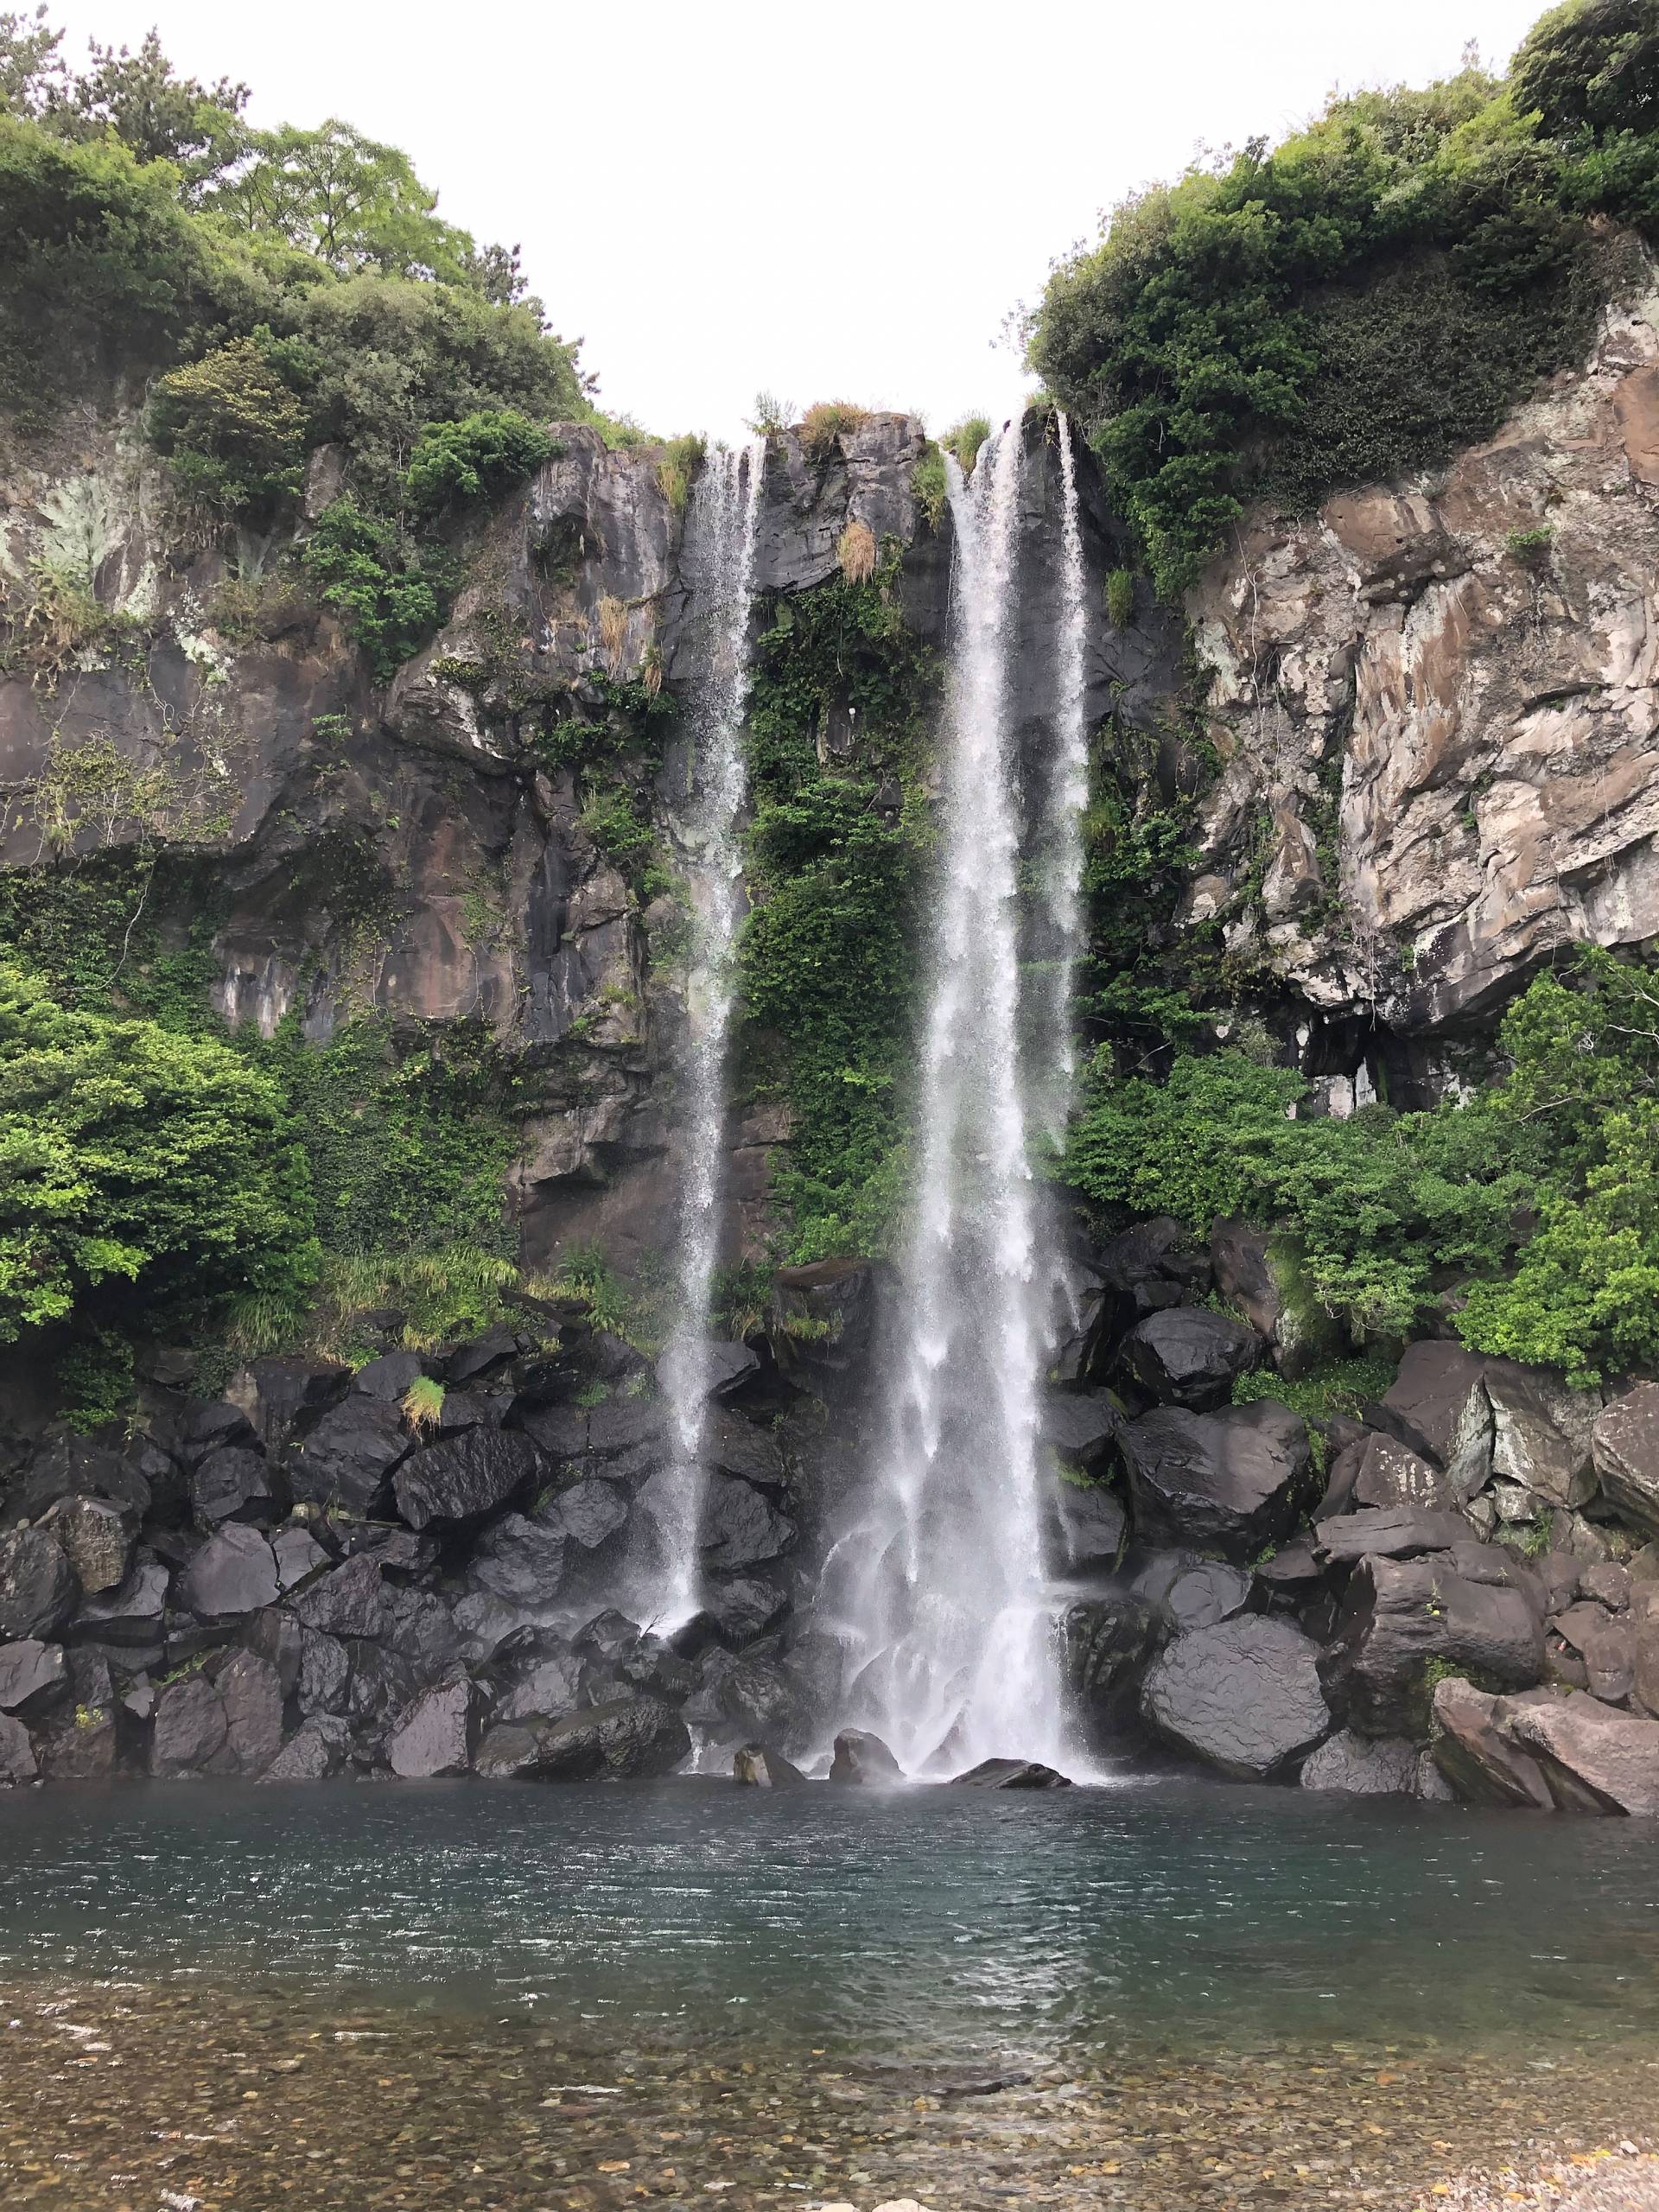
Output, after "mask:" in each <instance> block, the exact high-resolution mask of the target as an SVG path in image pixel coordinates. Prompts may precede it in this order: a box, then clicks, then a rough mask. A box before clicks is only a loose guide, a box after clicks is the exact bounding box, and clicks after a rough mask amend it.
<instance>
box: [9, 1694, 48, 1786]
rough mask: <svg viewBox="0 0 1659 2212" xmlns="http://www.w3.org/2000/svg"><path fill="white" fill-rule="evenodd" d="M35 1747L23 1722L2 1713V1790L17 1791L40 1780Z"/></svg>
mask: <svg viewBox="0 0 1659 2212" xmlns="http://www.w3.org/2000/svg"><path fill="white" fill-rule="evenodd" d="M40 1771H41V1769H40V1762H39V1761H38V1760H37V1759H36V1758H35V1745H34V1743H33V1741H32V1740H31V1738H30V1736H29V1731H28V1729H27V1728H25V1727H24V1726H23V1724H22V1721H21V1720H15V1719H12V1717H11V1716H10V1713H0V1789H17V1788H18V1787H20V1786H21V1785H22V1784H23V1783H30V1782H35V1781H37V1780H38V1779H39V1778H40Z"/></svg>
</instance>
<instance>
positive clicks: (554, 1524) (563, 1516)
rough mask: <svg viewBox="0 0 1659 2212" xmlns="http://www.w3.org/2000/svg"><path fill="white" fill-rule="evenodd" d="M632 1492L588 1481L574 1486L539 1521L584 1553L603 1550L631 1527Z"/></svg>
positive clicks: (611, 1485)
mask: <svg viewBox="0 0 1659 2212" xmlns="http://www.w3.org/2000/svg"><path fill="white" fill-rule="evenodd" d="M628 1513H629V1506H628V1493H627V1491H626V1490H624V1488H623V1487H622V1485H621V1484H620V1483H613V1482H602V1481H600V1480H598V1479H588V1480H584V1481H582V1482H575V1483H572V1484H570V1487H569V1489H568V1490H562V1491H560V1492H559V1494H558V1496H557V1497H556V1498H555V1499H553V1501H552V1502H551V1503H550V1504H549V1505H548V1506H547V1507H546V1508H545V1509H544V1510H542V1511H540V1512H538V1513H537V1516H536V1517H537V1520H538V1521H539V1522H542V1523H543V1525H544V1526H546V1527H547V1528H550V1529H560V1530H562V1531H563V1534H564V1535H566V1536H568V1537H569V1540H570V1541H571V1542H572V1543H573V1544H574V1545H575V1547H576V1548H577V1549H578V1550H579V1551H582V1552H597V1551H602V1550H603V1549H604V1548H605V1547H606V1546H607V1544H609V1543H611V1542H612V1541H613V1539H614V1538H616V1537H618V1536H620V1535H621V1533H622V1531H623V1530H624V1529H626V1527H627V1525H628Z"/></svg>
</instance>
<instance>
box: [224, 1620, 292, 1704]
mask: <svg viewBox="0 0 1659 2212" xmlns="http://www.w3.org/2000/svg"><path fill="white" fill-rule="evenodd" d="M237 1641H238V1643H240V1644H241V1645H242V1647H243V1649H245V1650H247V1651H251V1652H253V1653H254V1654H255V1655H256V1656H257V1657H258V1658H261V1659H264V1660H265V1661H266V1662H268V1663H269V1664H270V1666H272V1667H274V1668H275V1669H276V1670H277V1687H278V1688H279V1689H280V1690H281V1692H282V1694H283V1699H284V1700H287V1699H289V1698H290V1697H292V1696H293V1695H294V1694H295V1692H296V1690H297V1689H298V1688H299V1686H300V1664H301V1661H302V1656H303V1654H304V1649H305V1630H303V1629H302V1627H301V1626H300V1624H299V1623H298V1621H296V1619H295V1618H294V1616H293V1614H292V1613H290V1612H287V1611H284V1610H283V1607H282V1606H280V1605H267V1606H266V1607H265V1609H264V1611H263V1612H258V1613H250V1614H249V1615H248V1616H247V1618H246V1619H245V1620H244V1622H243V1623H242V1625H241V1627H240V1629H239V1630H238V1632H237Z"/></svg>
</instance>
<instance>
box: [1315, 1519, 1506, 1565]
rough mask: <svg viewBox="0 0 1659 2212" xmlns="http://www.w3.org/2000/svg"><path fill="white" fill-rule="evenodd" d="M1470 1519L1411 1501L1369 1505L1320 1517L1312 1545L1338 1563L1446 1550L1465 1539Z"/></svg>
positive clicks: (1343, 1563) (1414, 1555)
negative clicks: (1331, 1517)
mask: <svg viewBox="0 0 1659 2212" xmlns="http://www.w3.org/2000/svg"><path fill="white" fill-rule="evenodd" d="M1468 1535H1469V1523H1468V1522H1466V1521H1465V1519H1464V1517H1463V1516H1462V1515H1461V1514H1460V1513H1429V1512H1425V1511H1424V1510H1422V1509H1421V1508H1420V1507H1416V1506H1410V1505H1383V1506H1371V1507H1368V1508H1367V1509H1366V1510H1364V1511H1363V1512H1360V1513H1345V1514H1340V1515H1338V1517H1337V1518H1336V1519H1335V1520H1334V1521H1321V1522H1319V1525H1318V1527H1317V1529H1315V1531H1314V1535H1313V1548H1314V1549H1315V1550H1316V1551H1317V1552H1319V1553H1320V1554H1322V1555H1323V1556H1324V1557H1325V1559H1327V1560H1331V1561H1332V1563H1333V1564H1334V1565H1337V1566H1340V1567H1349V1566H1351V1565H1352V1564H1353V1562H1354V1560H1358V1559H1373V1558H1375V1559H1414V1558H1416V1557H1417V1556H1418V1555H1419V1554H1421V1553H1423V1552H1449V1551H1450V1550H1451V1549H1452V1546H1453V1545H1454V1544H1459V1543H1463V1542H1465V1541H1467V1540H1468Z"/></svg>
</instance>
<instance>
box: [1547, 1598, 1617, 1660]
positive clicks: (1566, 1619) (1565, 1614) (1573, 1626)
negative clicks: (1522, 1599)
mask: <svg viewBox="0 0 1659 2212" xmlns="http://www.w3.org/2000/svg"><path fill="white" fill-rule="evenodd" d="M1608 1619H1609V1615H1608V1611H1607V1608H1606V1607H1605V1605H1592V1603H1591V1602H1590V1601H1589V1600H1588V1599H1584V1600H1581V1601H1580V1603H1579V1604H1578V1605H1568V1606H1567V1608H1566V1609H1565V1610H1564V1611H1561V1612H1560V1613H1558V1614H1557V1615H1556V1616H1555V1618H1554V1620H1552V1621H1551V1623H1550V1626H1551V1627H1552V1628H1553V1629H1554V1631H1555V1633H1556V1634H1557V1636H1560V1637H1565V1638H1566V1640H1567V1643H1570V1644H1571V1645H1572V1647H1573V1649H1574V1650H1575V1651H1582V1650H1583V1649H1584V1646H1585V1642H1586V1637H1587V1636H1593V1635H1594V1634H1596V1633H1597V1632H1598V1631H1599V1630H1601V1629H1604V1628H1605V1627H1606V1626H1607V1624H1608Z"/></svg>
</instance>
